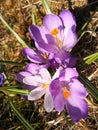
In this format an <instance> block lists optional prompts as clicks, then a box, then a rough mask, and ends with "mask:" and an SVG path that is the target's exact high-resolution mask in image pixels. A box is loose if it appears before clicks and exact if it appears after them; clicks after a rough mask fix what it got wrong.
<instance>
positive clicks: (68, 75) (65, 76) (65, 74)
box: [60, 68, 79, 82]
mask: <svg viewBox="0 0 98 130" xmlns="http://www.w3.org/2000/svg"><path fill="white" fill-rule="evenodd" d="M78 76H79V75H78V72H77V71H76V68H66V69H64V71H62V72H61V74H60V81H66V82H70V81H72V79H73V78H77V77H78Z"/></svg>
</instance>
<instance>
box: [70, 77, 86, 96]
mask: <svg viewBox="0 0 98 130" xmlns="http://www.w3.org/2000/svg"><path fill="white" fill-rule="evenodd" d="M69 87H70V91H71V93H72V95H73V96H74V97H75V96H79V97H81V98H85V97H86V96H87V91H86V88H85V87H84V85H83V84H82V83H81V82H80V81H79V80H77V79H73V80H72V82H70V83H69Z"/></svg>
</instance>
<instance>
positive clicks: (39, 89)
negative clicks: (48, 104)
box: [28, 87, 46, 101]
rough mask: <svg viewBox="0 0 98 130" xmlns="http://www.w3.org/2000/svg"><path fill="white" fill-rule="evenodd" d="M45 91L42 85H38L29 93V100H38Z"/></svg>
mask: <svg viewBox="0 0 98 130" xmlns="http://www.w3.org/2000/svg"><path fill="white" fill-rule="evenodd" d="M45 93H46V89H43V88H42V87H37V88H35V89H34V90H32V91H31V92H30V94H29V95H28V100H33V101H34V100H37V99H39V98H41V97H42V96H43V95H44V94H45Z"/></svg>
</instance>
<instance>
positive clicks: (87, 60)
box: [83, 52, 98, 64]
mask: <svg viewBox="0 0 98 130" xmlns="http://www.w3.org/2000/svg"><path fill="white" fill-rule="evenodd" d="M97 59H98V52H96V53H94V54H91V55H89V56H87V57H85V58H84V59H83V60H85V63H86V64H91V63H92V62H94V61H95V60H97Z"/></svg>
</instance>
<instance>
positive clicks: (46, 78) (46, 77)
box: [39, 68, 51, 82]
mask: <svg viewBox="0 0 98 130" xmlns="http://www.w3.org/2000/svg"><path fill="white" fill-rule="evenodd" d="M39 74H40V75H41V77H42V79H43V80H44V81H46V82H50V81H51V75H50V73H49V72H48V70H47V69H45V68H42V69H40V71H39Z"/></svg>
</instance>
